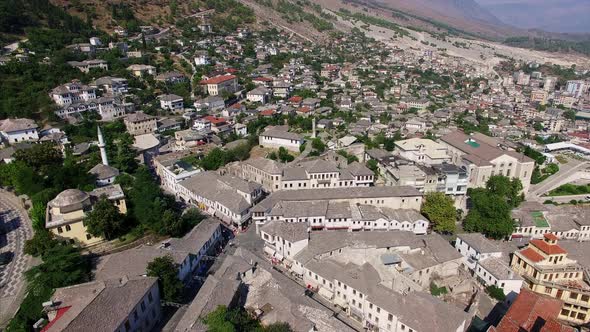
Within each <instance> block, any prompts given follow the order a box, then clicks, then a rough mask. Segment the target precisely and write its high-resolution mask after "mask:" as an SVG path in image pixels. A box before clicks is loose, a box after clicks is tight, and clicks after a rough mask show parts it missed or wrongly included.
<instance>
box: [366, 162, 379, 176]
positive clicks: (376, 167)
mask: <svg viewBox="0 0 590 332" xmlns="http://www.w3.org/2000/svg"><path fill="white" fill-rule="evenodd" d="M366 165H367V167H368V168H369V169H370V170H371V171H373V173H375V176H377V175H379V165H378V164H377V160H375V159H370V160H367V162H366Z"/></svg>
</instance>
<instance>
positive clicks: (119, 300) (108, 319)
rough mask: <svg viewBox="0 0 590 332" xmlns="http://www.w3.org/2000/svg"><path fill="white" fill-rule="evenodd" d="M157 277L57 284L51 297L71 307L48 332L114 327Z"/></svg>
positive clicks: (107, 329) (102, 329)
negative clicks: (58, 286) (67, 285)
mask: <svg viewBox="0 0 590 332" xmlns="http://www.w3.org/2000/svg"><path fill="white" fill-rule="evenodd" d="M157 281H158V279H157V278H152V277H140V278H130V279H123V280H121V281H118V280H117V281H111V282H104V281H95V282H90V283H85V284H80V285H75V286H70V287H65V288H58V289H56V291H55V293H54V294H53V296H52V299H53V300H54V301H55V302H59V303H60V304H59V307H61V308H65V307H67V306H70V309H68V310H67V311H66V312H65V314H64V315H63V316H61V317H60V318H59V319H58V320H57V321H56V322H55V323H54V324H53V325H52V326H51V328H50V329H49V330H48V332H53V331H56V332H57V331H60V332H61V331H63V332H66V331H68V332H69V331H71V332H77V331H116V330H117V329H118V328H119V327H120V326H121V325H122V324H124V323H125V320H126V319H127V317H129V315H131V314H132V312H133V310H134V309H135V307H136V306H137V305H138V303H139V302H140V301H141V299H142V298H143V297H144V296H145V295H146V294H147V292H148V291H149V290H150V289H151V288H152V287H153V286H154V284H155V283H157Z"/></svg>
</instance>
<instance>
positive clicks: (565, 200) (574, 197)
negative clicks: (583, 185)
mask: <svg viewBox="0 0 590 332" xmlns="http://www.w3.org/2000/svg"><path fill="white" fill-rule="evenodd" d="M588 196H590V195H588V194H585V195H567V196H546V197H541V198H542V199H544V201H546V200H550V201H554V202H556V203H569V202H570V201H572V200H576V201H579V200H582V201H587V202H590V200H588V199H586V197H588Z"/></svg>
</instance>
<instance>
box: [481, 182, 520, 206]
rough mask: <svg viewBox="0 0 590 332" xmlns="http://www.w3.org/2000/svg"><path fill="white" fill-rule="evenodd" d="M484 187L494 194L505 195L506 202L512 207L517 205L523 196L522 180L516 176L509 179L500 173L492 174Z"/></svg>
mask: <svg viewBox="0 0 590 332" xmlns="http://www.w3.org/2000/svg"><path fill="white" fill-rule="evenodd" d="M486 189H487V190H489V191H490V192H491V193H492V194H494V195H498V196H500V197H505V199H506V202H507V203H508V205H509V206H510V207H512V208H515V207H517V206H519V205H520V203H522V201H523V200H524V196H523V195H522V194H521V191H522V189H523V188H522V182H520V179H517V178H512V179H510V178H508V177H506V176H502V175H495V176H492V177H490V179H489V180H488V182H487V183H486Z"/></svg>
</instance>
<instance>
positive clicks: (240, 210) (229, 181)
mask: <svg viewBox="0 0 590 332" xmlns="http://www.w3.org/2000/svg"><path fill="white" fill-rule="evenodd" d="M176 188H177V189H178V191H177V192H176V196H177V197H178V198H180V199H181V200H183V201H184V202H186V203H188V204H192V205H194V206H196V207H198V208H199V209H201V210H202V211H203V212H205V213H207V214H209V215H212V216H216V217H217V218H219V219H221V220H223V221H224V222H226V223H228V224H230V225H232V226H234V227H236V228H238V229H241V228H243V227H245V226H246V225H247V223H248V221H249V220H250V216H251V207H252V205H253V204H255V203H256V202H257V201H258V200H259V199H260V198H261V197H262V188H261V186H260V185H259V184H257V183H254V182H249V181H244V180H242V179H239V178H237V177H233V176H229V175H218V174H217V173H216V172H200V173H199V174H196V175H194V176H191V177H190V178H188V179H185V180H183V181H181V182H179V183H178V185H177V187H176Z"/></svg>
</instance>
